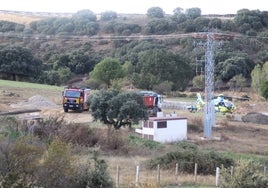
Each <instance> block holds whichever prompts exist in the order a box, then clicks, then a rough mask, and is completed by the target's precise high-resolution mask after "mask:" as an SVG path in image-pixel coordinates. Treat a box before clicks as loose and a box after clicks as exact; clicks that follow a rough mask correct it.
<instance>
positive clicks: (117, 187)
mask: <svg viewBox="0 0 268 188" xmlns="http://www.w3.org/2000/svg"><path fill="white" fill-rule="evenodd" d="M119 175H120V167H119V165H117V166H116V182H115V183H116V185H115V187H116V188H119Z"/></svg>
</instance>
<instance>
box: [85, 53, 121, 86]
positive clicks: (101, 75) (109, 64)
mask: <svg viewBox="0 0 268 188" xmlns="http://www.w3.org/2000/svg"><path fill="white" fill-rule="evenodd" d="M123 76H124V72H123V67H122V66H121V65H120V63H119V61H118V60H117V59H113V58H105V59H104V60H102V61H101V62H100V63H98V64H97V65H96V66H95V67H94V69H93V71H92V72H90V77H91V78H93V79H96V80H100V81H103V82H104V83H105V84H107V86H108V87H110V85H111V81H112V80H114V79H118V78H122V77H123Z"/></svg>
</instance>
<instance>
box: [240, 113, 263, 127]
mask: <svg viewBox="0 0 268 188" xmlns="http://www.w3.org/2000/svg"><path fill="white" fill-rule="evenodd" d="M242 121H243V122H250V123H256V124H263V125H268V116H267V115H265V114H262V113H257V112H251V113H248V114H247V115H245V116H242Z"/></svg>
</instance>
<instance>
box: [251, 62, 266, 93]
mask: <svg viewBox="0 0 268 188" xmlns="http://www.w3.org/2000/svg"><path fill="white" fill-rule="evenodd" d="M251 78H252V82H251V87H252V88H253V89H254V90H255V91H257V93H259V94H260V95H262V96H263V94H264V97H265V96H266V93H265V90H266V89H265V88H266V84H265V82H266V81H267V80H268V62H266V63H264V64H263V65H262V66H261V65H260V64H257V65H256V66H255V67H254V69H253V70H252V72H251ZM262 88H263V92H264V93H263V92H262Z"/></svg>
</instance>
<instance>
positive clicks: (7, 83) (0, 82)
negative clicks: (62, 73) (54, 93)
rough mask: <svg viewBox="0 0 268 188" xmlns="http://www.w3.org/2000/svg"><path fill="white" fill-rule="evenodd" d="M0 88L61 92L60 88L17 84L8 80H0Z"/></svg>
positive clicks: (34, 84) (61, 88) (26, 83)
mask: <svg viewBox="0 0 268 188" xmlns="http://www.w3.org/2000/svg"><path fill="white" fill-rule="evenodd" d="M0 86H5V87H16V88H31V89H49V90H58V91H62V90H63V87H60V86H53V85H45V84H37V83H30V82H18V81H10V80H0Z"/></svg>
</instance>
